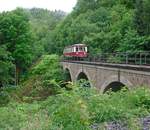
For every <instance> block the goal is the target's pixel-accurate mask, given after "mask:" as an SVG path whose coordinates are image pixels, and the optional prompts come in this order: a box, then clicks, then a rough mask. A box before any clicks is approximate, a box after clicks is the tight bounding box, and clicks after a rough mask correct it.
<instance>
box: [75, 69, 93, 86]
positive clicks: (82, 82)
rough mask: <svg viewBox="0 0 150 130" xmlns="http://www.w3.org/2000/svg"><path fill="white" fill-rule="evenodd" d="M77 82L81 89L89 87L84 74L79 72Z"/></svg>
mask: <svg viewBox="0 0 150 130" xmlns="http://www.w3.org/2000/svg"><path fill="white" fill-rule="evenodd" d="M77 81H78V82H79V84H80V86H81V87H91V84H90V81H89V79H88V77H87V75H86V74H85V73H84V72H81V73H80V74H79V75H78V77H77Z"/></svg>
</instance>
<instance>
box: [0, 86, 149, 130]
mask: <svg viewBox="0 0 150 130" xmlns="http://www.w3.org/2000/svg"><path fill="white" fill-rule="evenodd" d="M72 88H74V89H73V90H72V91H66V90H62V92H61V93H60V94H58V95H55V96H50V97H49V98H48V99H46V100H45V101H41V102H34V103H32V104H25V103H22V104H18V103H10V104H9V105H8V106H7V107H1V108H0V113H1V114H0V115H1V116H0V126H1V128H2V129H3V130H5V129H8V128H9V129H44V130H48V129H51V130H56V129H60V130H72V129H74V130H81V129H84V130H90V129H91V128H90V126H91V125H92V124H94V123H100V124H101V125H102V123H104V122H109V121H115V120H123V121H126V122H128V121H130V119H133V118H137V117H143V116H144V115H147V114H149V110H150V109H149V107H148V106H149V101H150V91H149V89H147V88H141V87H139V88H138V89H135V90H131V91H127V90H121V91H120V92H117V93H113V92H109V93H106V94H104V95H102V94H100V93H99V92H98V91H96V90H95V89H90V88H83V87H82V88H81V87H79V86H78V85H76V86H72ZM118 99H119V100H118ZM12 111H13V112H12Z"/></svg>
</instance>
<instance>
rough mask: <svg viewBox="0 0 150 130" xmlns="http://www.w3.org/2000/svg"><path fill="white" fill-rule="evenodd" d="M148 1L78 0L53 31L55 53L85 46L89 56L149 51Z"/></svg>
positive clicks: (149, 14)
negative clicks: (78, 44) (76, 45)
mask: <svg viewBox="0 0 150 130" xmlns="http://www.w3.org/2000/svg"><path fill="white" fill-rule="evenodd" d="M149 5H150V4H149V0H78V2H77V4H76V6H75V8H74V10H73V11H72V12H71V14H69V15H68V16H67V17H66V19H65V20H63V21H62V22H61V23H60V24H59V25H58V26H57V27H56V29H55V31H54V33H53V35H52V41H53V42H52V43H53V46H54V47H55V48H56V50H57V52H58V53H60V54H62V51H63V48H64V47H65V46H67V45H70V44H74V43H80V42H82V43H85V44H87V45H88V46H89V48H90V53H91V54H94V53H96V54H97V53H101V52H115V51H140V50H146V51H147V50H149V49H150V47H149V45H150V40H149V39H150V38H149V37H150V32H149V30H150V29H149V27H150V25H149V24H150V6H149Z"/></svg>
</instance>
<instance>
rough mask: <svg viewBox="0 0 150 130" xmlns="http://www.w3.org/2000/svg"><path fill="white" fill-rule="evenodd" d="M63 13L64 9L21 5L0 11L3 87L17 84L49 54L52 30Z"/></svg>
mask: <svg viewBox="0 0 150 130" xmlns="http://www.w3.org/2000/svg"><path fill="white" fill-rule="evenodd" d="M64 16H65V13H64V12H61V11H55V12H52V11H48V10H44V9H31V10H27V9H20V8H18V9H16V10H14V11H11V12H3V13H1V14H0V87H2V86H7V85H8V84H11V85H14V84H15V82H16V85H17V84H18V82H19V80H20V76H22V75H23V74H24V73H25V72H26V71H27V69H28V68H29V67H30V66H31V65H32V64H33V63H34V62H35V61H36V60H37V59H38V58H39V57H40V56H41V55H42V54H45V53H48V51H47V48H48V46H49V42H50V39H49V36H50V33H52V30H54V28H55V26H56V25H57V23H58V22H60V20H61V19H63V17H64ZM2 68H3V69H2ZM15 73H16V74H15Z"/></svg>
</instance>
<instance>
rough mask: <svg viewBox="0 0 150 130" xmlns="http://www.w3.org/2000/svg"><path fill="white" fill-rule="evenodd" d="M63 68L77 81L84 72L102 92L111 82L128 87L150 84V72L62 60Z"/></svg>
mask: <svg viewBox="0 0 150 130" xmlns="http://www.w3.org/2000/svg"><path fill="white" fill-rule="evenodd" d="M62 65H63V69H64V70H66V69H68V70H69V72H70V75H71V79H72V81H73V82H75V81H77V79H78V76H79V74H80V73H84V74H85V75H86V76H87V78H88V80H89V81H90V83H91V86H94V87H96V88H98V89H100V90H101V92H104V90H105V88H107V86H108V85H110V84H111V83H113V82H119V83H122V84H124V85H125V86H128V88H129V89H131V88H133V87H136V86H143V85H146V86H150V72H145V71H138V70H128V69H119V68H111V67H104V66H98V65H87V64H79V63H69V62H62Z"/></svg>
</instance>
